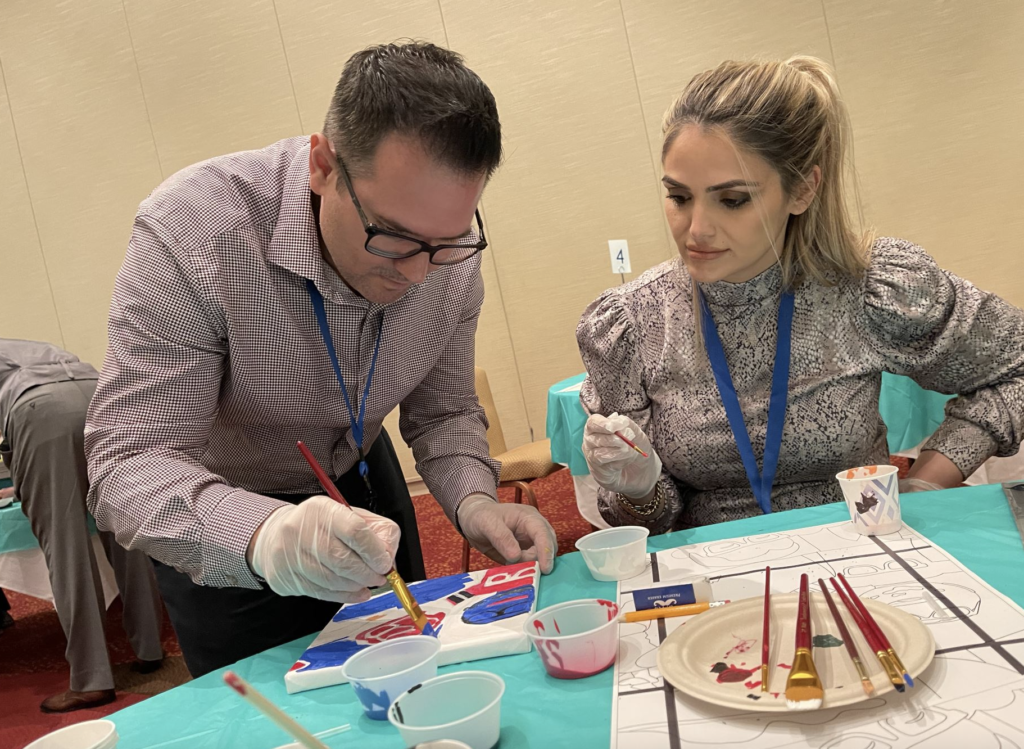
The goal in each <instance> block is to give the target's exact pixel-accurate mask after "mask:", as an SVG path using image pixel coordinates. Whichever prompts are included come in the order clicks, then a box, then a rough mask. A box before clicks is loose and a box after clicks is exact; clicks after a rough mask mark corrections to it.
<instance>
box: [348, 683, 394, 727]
mask: <svg viewBox="0 0 1024 749" xmlns="http://www.w3.org/2000/svg"><path fill="white" fill-rule="evenodd" d="M352 691H354V692H355V693H356V697H358V698H359V701H360V702H361V703H363V707H364V708H365V709H366V716H367V717H368V718H373V719H374V720H387V719H388V708H389V707H391V702H392V699H391V697H390V696H389V695H388V693H387V690H384V691H383V692H381V693H380V694H377V693H376V692H374V691H373V690H372V689H367V688H366V687H363V686H361V685H359V684H357V683H356V682H352Z"/></svg>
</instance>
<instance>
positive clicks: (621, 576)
mask: <svg viewBox="0 0 1024 749" xmlns="http://www.w3.org/2000/svg"><path fill="white" fill-rule="evenodd" d="M650 533H651V532H650V531H649V530H648V529H647V528H643V527H641V526H639V525H621V526H618V527H617V528H605V529H604V530H600V531H594V532H593V533H588V534H587V535H585V536H584V537H583V538H581V539H580V540H579V541H577V542H576V548H577V549H579V550H580V552H581V553H582V554H583V561H584V562H586V563H587V568H588V569H589V570H590V574H591V575H593V576H594V579H595V580H601V581H604V582H612V581H615V580H626V579H628V578H631V577H634V576H636V575H639V574H640V573H641V572H643V571H644V568H645V567H647V537H648V536H649V535H650Z"/></svg>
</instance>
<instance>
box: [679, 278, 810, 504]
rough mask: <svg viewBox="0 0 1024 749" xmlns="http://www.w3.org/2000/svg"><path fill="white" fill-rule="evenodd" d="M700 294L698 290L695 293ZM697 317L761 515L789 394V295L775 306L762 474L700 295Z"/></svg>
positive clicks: (712, 322)
mask: <svg viewBox="0 0 1024 749" xmlns="http://www.w3.org/2000/svg"><path fill="white" fill-rule="evenodd" d="M697 293H698V294H700V290H699V289H698V290H697ZM700 307H701V313H702V314H701V317H702V319H703V321H704V345H705V347H706V348H707V350H708V359H709V360H710V361H711V371H712V372H714V374H715V383H717V385H718V393H719V395H720V396H721V397H722V405H724V406H725V415H726V416H727V417H728V418H729V426H730V427H731V428H732V434H733V436H734V437H735V438H736V447H737V448H738V449H739V451H740V458H741V459H742V461H743V468H744V469H745V470H746V472H747V480H748V481H749V482H750V488H751V489H752V490H753V491H754V497H755V499H757V504H758V505H760V507H761V512H763V513H764V514H765V515H767V514H769V513H770V512H771V511H772V483H773V482H774V481H775V469H776V468H777V467H778V465H779V449H780V448H781V447H782V424H783V422H784V421H785V420H786V397H787V395H788V391H789V353H790V343H791V341H792V337H793V336H792V333H793V292H792V291H787V292H786V293H785V294H783V295H782V300H781V301H780V302H779V318H778V327H779V338H778V341H776V344H775V366H774V367H773V369H772V394H771V399H770V400H769V402H768V431H767V434H766V435H765V441H764V466H763V471H762V472H758V470H757V458H755V457H754V448H753V447H752V446H751V444H750V435H749V434H748V433H747V425H746V424H745V423H744V421H743V412H742V411H740V401H739V398H738V397H737V396H736V388H735V387H734V386H733V383H732V377H731V376H730V375H729V365H728V363H727V362H726V361H725V352H724V351H723V350H722V340H721V338H719V337H718V329H717V328H716V327H715V318H714V317H712V316H711V310H710V309H709V308H708V303H707V301H706V300H705V299H704V295H703V294H700Z"/></svg>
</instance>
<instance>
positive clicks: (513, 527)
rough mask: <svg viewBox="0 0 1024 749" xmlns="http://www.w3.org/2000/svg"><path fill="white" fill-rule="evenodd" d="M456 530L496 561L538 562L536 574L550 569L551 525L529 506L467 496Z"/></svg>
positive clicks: (554, 540)
mask: <svg viewBox="0 0 1024 749" xmlns="http://www.w3.org/2000/svg"><path fill="white" fill-rule="evenodd" d="M458 519H459V527H460V528H461V529H462V533H463V534H464V535H465V536H466V538H467V539H468V540H469V543H470V545H471V546H473V547H474V548H475V549H477V550H478V551H480V552H481V553H483V554H486V555H487V556H489V557H490V558H491V559H493V560H494V561H496V562H501V563H502V564H515V563H516V562H532V561H534V560H536V561H539V562H540V571H541V572H543V573H544V574H547V573H549V572H551V570H552V568H553V567H554V560H555V553H556V552H557V551H558V540H557V538H556V536H555V531H554V529H553V528H552V527H551V524H550V523H548V521H547V520H545V519H544V516H543V515H541V514H540V513H539V512H537V510H536V508H534V507H531V506H530V505H519V504H509V503H502V502H495V501H494V500H493V499H491V498H490V497H488V496H485V495H481V494H471V495H470V496H468V497H466V498H465V499H464V500H462V504H460V505H459V511H458Z"/></svg>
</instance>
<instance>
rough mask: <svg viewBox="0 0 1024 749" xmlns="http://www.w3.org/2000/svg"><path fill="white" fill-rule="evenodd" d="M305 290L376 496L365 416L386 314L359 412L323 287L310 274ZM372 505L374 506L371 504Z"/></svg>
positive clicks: (362, 472) (362, 469) (365, 473)
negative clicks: (329, 322) (348, 385)
mask: <svg viewBox="0 0 1024 749" xmlns="http://www.w3.org/2000/svg"><path fill="white" fill-rule="evenodd" d="M306 291H307V292H308V293H309V301H310V302H311V303H312V304H313V312H314V313H315V314H316V324H317V327H319V328H320V337H321V338H323V341H324V346H326V347H327V355H328V356H329V357H330V359H331V366H332V367H334V376H335V377H337V378H338V384H339V385H341V395H342V397H343V398H344V399H345V408H346V409H348V416H349V422H350V423H351V425H352V439H353V440H354V441H355V443H356V449H357V450H358V451H359V475H360V476H362V477H363V483H365V484H366V491H367V495H368V499H370V500H371V501H372V499H373V489H372V488H371V487H370V478H369V474H370V468H369V466H368V465H367V464H366V455H365V453H364V451H363V418H364V417H365V416H366V399H367V396H369V394H370V383H371V382H373V372H374V370H375V369H376V368H377V353H378V352H379V351H380V337H381V333H382V332H383V331H384V316H383V315H381V318H380V327H378V328H377V342H376V343H375V344H374V345H373V357H372V358H371V359H370V371H369V372H368V373H367V375H366V386H365V387H364V388H363V397H362V399H361V400H360V402H359V404H358V406H359V413H358V415H357V414H356V412H355V410H354V409H353V408H352V400H351V399H350V398H349V397H348V389H347V388H346V387H345V378H344V377H342V376H341V367H340V366H339V365H338V354H337V353H336V352H335V350H334V339H333V338H332V337H331V329H330V328H329V327H328V326H327V312H326V310H325V309H324V298H323V295H321V294H320V290H319V289H318V288H317V287H316V284H315V283H313V282H312V281H311V280H309V279H308V278H307V279H306ZM371 509H372V508H371Z"/></svg>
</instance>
